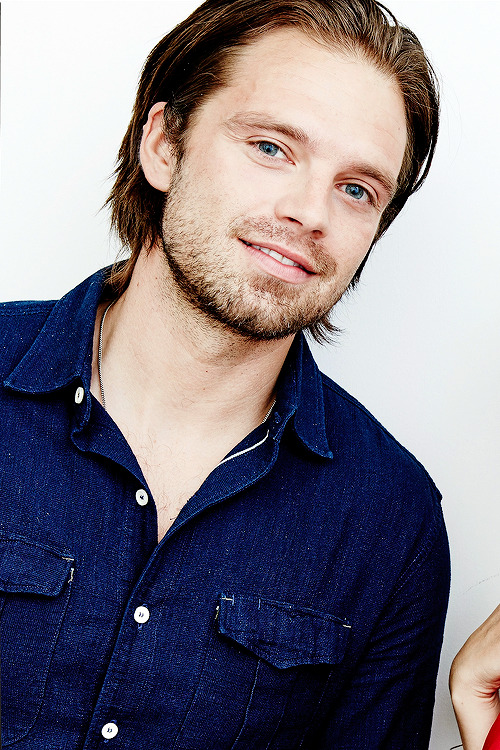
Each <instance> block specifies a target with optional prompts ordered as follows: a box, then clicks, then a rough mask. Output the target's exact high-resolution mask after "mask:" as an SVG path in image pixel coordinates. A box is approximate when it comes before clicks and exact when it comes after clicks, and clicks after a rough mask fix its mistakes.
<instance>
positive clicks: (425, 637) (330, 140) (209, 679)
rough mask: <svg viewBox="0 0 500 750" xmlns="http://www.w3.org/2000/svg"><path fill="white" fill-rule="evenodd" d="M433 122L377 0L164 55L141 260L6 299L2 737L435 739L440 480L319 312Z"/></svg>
mask: <svg viewBox="0 0 500 750" xmlns="http://www.w3.org/2000/svg"><path fill="white" fill-rule="evenodd" d="M436 134H437V96H436V92H435V90H434V85H433V76H432V71H431V69H430V66H429V65H428V63H427V61H426V59H425V56H424V54H423V52H422V49H421V47H420V45H419V43H418V41H417V40H416V39H415V37H414V36H413V35H412V33H411V32H409V31H408V30H406V29H403V28H401V27H400V26H399V25H398V24H397V23H396V22H395V20H394V19H392V17H390V15H389V14H388V13H387V12H386V11H385V10H384V9H383V8H382V7H381V6H378V5H377V4H376V3H375V2H372V0H350V2H346V0H338V1H334V0H299V1H298V2H297V1H295V2H293V3H288V2H285V1H284V0H270V1H269V2H266V3H265V4H263V3H261V2H260V1H258V0H232V1H229V0H208V2H206V3H205V4H204V5H202V6H201V7H200V8H199V9H198V10H197V11H195V12H194V13H193V15H192V16H190V18H188V19H187V20H186V21H185V22H184V23H182V24H180V26H179V27H177V28H176V29H174V31H172V32H171V34H169V35H167V37H165V39H163V40H162V41H161V42H160V43H159V44H158V45H157V47H156V48H155V49H154V50H153V52H152V53H151V55H150V57H149V58H148V61H147V62H146V65H145V68H144V71H143V75H142V78H141V82H140V85H139V90H138V95H137V100H136V104H135V108H134V113H133V117H132V121H131V124H130V126H129V129H128V132H127V134H126V136H125V139H124V141H123V144H122V147H121V150H120V155H119V165H118V169H117V176H116V182H115V185H114V187H113V190H112V193H111V196H110V205H111V209H112V221H113V225H114V227H115V229H116V230H117V231H118V234H119V236H120V237H121V239H122V240H123V242H124V244H125V245H126V246H127V247H128V248H129V250H130V258H129V260H127V261H125V262H124V263H121V264H118V265H117V266H116V267H115V268H114V269H112V270H111V271H109V270H105V271H104V272H100V273H98V274H96V275H95V276H93V277H91V279H89V280H87V281H85V282H83V284H81V285H80V286H79V287H77V289H75V290H73V291H72V292H70V293H69V294H68V295H67V296H66V297H64V298H63V299H62V300H60V301H59V302H57V303H55V304H54V303H46V302H41V303H14V304H7V305H5V306H4V307H3V309H2V327H1V332H2V333H1V336H2V352H3V357H2V382H3V387H2V393H1V409H2V412H1V413H2V419H3V424H4V425H5V429H4V430H3V434H2V441H3V442H4V446H3V451H2V456H3V459H4V469H3V474H2V490H3V492H2V500H4V501H5V503H6V509H5V510H4V511H3V514H2V527H1V532H0V533H1V537H0V538H1V544H2V557H1V558H0V560H1V562H0V581H1V582H2V583H1V587H2V588H1V591H2V603H3V613H2V648H3V652H2V687H3V695H2V708H3V717H2V720H3V740H4V743H5V744H6V745H7V746H8V745H15V746H16V747H17V748H20V749H21V748H23V750H24V749H25V748H26V749H27V748H30V749H34V748H37V750H38V749H40V748H51V750H52V749H53V748H65V750H76V749H81V748H85V750H90V748H98V747H101V746H103V743H105V742H107V743H109V747H117V748H136V747H142V748H147V749H148V750H149V749H153V748H154V749H157V748H169V749H170V748H172V749H175V750H197V749H200V750H201V749H203V750H207V748H213V749H214V750H215V749H217V750H223V749H225V748H227V749H228V750H229V749H230V748H231V749H232V750H235V749H236V748H237V749H238V750H243V749H244V748H255V750H263V749H264V748H267V749H268V750H271V748H272V749H277V748H281V749H282V750H285V748H286V750H291V748H317V749H322V748H325V749H326V748H337V749H338V748H360V747H369V748H398V750H400V749H401V748H403V747H404V748H409V747H410V748H423V747H426V746H427V744H428V738H429V731H430V721H431V713H432V704H433V694H434V686H435V676H436V670H437V663H438V659H439V649H440V643H441V637H442V629H443V620H444V612H445V608H446V600H447V594H448V582H449V562H448V549H447V543H446V535H445V531H444V526H443V520H442V515H441V510H440V504H439V493H438V491H437V490H436V488H435V487H434V485H433V483H432V481H431V480H430V478H429V477H428V475H427V474H426V473H425V471H424V469H423V468H422V467H421V466H420V465H419V464H418V462H417V461H416V460H415V459H414V458H413V457H412V456H411V455H410V454H408V453H407V452H406V451H405V450H404V449H403V448H402V447H401V446H400V445H399V444H398V443H397V442H396V441H395V440H394V439H393V438H392V437H391V436H390V435H388V434H387V432H386V431H385V430H384V429H383V428H382V427H381V426H380V425H379V424H378V423H377V422H376V421H375V420H374V419H373V417H372V416H371V415H370V414H369V413H368V412H366V410H365V409H364V408H363V407H362V406H360V405H359V404H358V403H357V402H356V401H355V400H354V399H352V398H351V397H350V396H349V395H348V394H346V393H345V392H344V391H342V389H340V388H339V387H338V386H336V385H335V384H334V383H332V382H331V381H330V380H328V379H327V378H325V377H323V376H321V375H320V373H319V372H318V370H317V368H316V366H315V364H314V362H313V360H312V358H311V355H310V353H309V351H308V348H307V345H306V343H305V340H304V336H303V334H302V331H303V330H304V329H309V330H310V331H311V332H312V334H313V335H315V336H316V337H318V338H321V337H322V336H323V337H325V336H326V335H327V334H328V332H329V331H331V329H332V326H331V324H330V322H329V321H328V317H327V316H328V312H329V311H330V310H331V308H332V307H333V306H334V305H335V303H336V302H337V300H338V299H339V298H340V297H341V295H342V294H343V292H344V291H345V289H346V288H347V287H348V286H349V285H350V284H352V283H354V282H355V281H356V280H357V278H358V277H359V274H360V271H361V268H362V266H363V264H364V262H365V260H366V257H367V254H368V252H369V250H370V248H371V247H372V245H373V243H374V242H375V241H376V239H378V238H379V237H380V236H381V234H382V233H383V232H384V231H385V229H386V228H387V226H388V225H389V224H390V222H391V221H392V219H393V218H394V217H395V216H396V214H397V213H398V212H399V210H400V209H401V208H402V206H403V205H404V203H405V202H406V200H407V198H408V197H409V195H410V194H411V193H412V192H414V191H415V190H416V189H417V188H418V187H419V185H420V184H421V182H422V180H423V179H424V177H425V175H426V173H427V170H428V167H429V164H430V160H431V158H432V154H433V150H434V145H435V139H436Z"/></svg>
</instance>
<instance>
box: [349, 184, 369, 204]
mask: <svg viewBox="0 0 500 750" xmlns="http://www.w3.org/2000/svg"><path fill="white" fill-rule="evenodd" d="M344 187H345V192H346V193H347V195H350V196H351V197H352V198H356V200H358V201H360V200H362V199H363V198H364V197H365V196H366V197H368V193H367V192H366V190H365V189H364V188H362V187H361V185H356V184H349V185H344Z"/></svg>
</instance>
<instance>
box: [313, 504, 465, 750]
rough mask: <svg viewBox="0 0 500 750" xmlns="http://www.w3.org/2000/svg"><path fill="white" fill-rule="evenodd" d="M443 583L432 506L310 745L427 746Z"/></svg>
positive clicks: (344, 748) (444, 556)
mask: <svg viewBox="0 0 500 750" xmlns="http://www.w3.org/2000/svg"><path fill="white" fill-rule="evenodd" d="M449 582H450V559H449V548H448V541H447V536H446V531H445V528H444V522H443V518H442V514H441V511H440V509H439V513H438V517H437V523H436V525H435V527H434V529H433V533H432V534H429V536H428V538H427V541H426V544H425V545H424V546H423V548H422V549H421V551H420V553H419V554H418V555H417V556H416V557H415V558H414V560H413V561H412V563H411V564H410V565H409V567H408V568H407V570H406V572H405V574H403V576H402V577H401V578H400V579H399V581H398V585H397V586H396V587H395V590H394V592H393V594H392V597H391V599H390V601H389V602H388V604H387V606H386V609H385V611H384V613H383V615H382V617H381V619H380V621H379V623H378V627H376V628H375V630H374V632H373V635H372V638H371V639H370V643H369V646H368V648H367V650H366V652H365V654H364V656H363V657H362V659H360V661H359V663H358V665H357V668H356V669H355V670H354V671H353V678H352V680H351V683H350V686H349V688H348V689H347V690H346V691H345V693H344V694H343V696H342V701H341V704H340V705H338V704H337V705H335V707H334V708H333V709H332V710H331V711H330V713H329V716H328V718H327V720H326V722H325V724H324V725H323V727H322V729H321V730H320V734H319V735H317V739H316V740H315V741H314V743H313V744H311V745H309V746H310V747H314V748H315V750H331V748H335V750H355V749H356V750H359V748H370V750H379V749H382V748H383V750H401V749H402V748H405V750H421V749H422V748H427V747H428V745H429V738H430V731H431V722H432V710H433V706H434V693H435V687H436V676H437V670H438V665H439V654H440V650H441V643H442V637H443V629H444V620H445V615H446V608H447V604H448V594H449ZM325 697H326V695H325Z"/></svg>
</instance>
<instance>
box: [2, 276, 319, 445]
mask: <svg viewBox="0 0 500 750" xmlns="http://www.w3.org/2000/svg"><path fill="white" fill-rule="evenodd" d="M108 272H109V268H105V269H102V270H100V271H98V272H97V273H95V274H94V275H93V276H90V278H88V279H86V280H85V281H83V282H82V283H81V284H79V286H77V287H76V288H75V289H73V290H72V291H71V292H69V293H68V294H66V295H65V296H64V297H62V298H61V299H60V300H59V301H58V302H56V303H55V304H54V307H53V308H52V310H51V312H50V314H49V316H48V318H47V320H46V322H45V324H44V326H43V328H42V329H41V331H40V333H39V334H38V336H37V338H36V339H35V341H34V342H33V344H32V345H31V347H30V349H29V350H28V351H27V353H26V354H25V355H24V357H23V358H22V360H21V361H20V362H19V364H18V365H17V366H16V367H15V369H14V370H13V371H12V373H11V374H10V376H9V377H8V378H7V379H6V381H5V385H6V386H8V387H9V388H12V389H13V390H16V391H20V392H23V393H33V394H34V393H50V392H51V391H55V390H58V389H60V388H64V387H65V386H68V385H69V384H70V383H72V382H74V381H76V380H80V381H81V382H82V384H83V386H84V388H85V390H86V391H88V390H89V389H90V378H91V372H92V344H93V335H94V324H95V318H96V311H97V306H98V304H99V301H100V299H101V295H102V290H103V285H104V281H105V278H106V275H107V273H108ZM275 415H279V416H278V419H280V418H281V419H282V421H283V422H286V421H288V419H289V418H290V417H293V426H294V428H295V431H296V433H297V435H298V436H299V438H300V439H301V441H302V442H303V443H304V445H305V446H306V447H307V448H309V449H310V450H312V451H314V452H315V453H317V454H318V455H320V456H323V457H325V458H331V457H332V453H331V451H330V447H329V445H328V440H327V437H326V426H325V410H324V401H323V384H322V376H321V373H320V372H319V370H318V367H317V365H316V363H315V362H314V359H313V357H312V354H311V352H310V350H309V347H308V345H307V343H306V340H305V337H304V335H303V334H299V335H297V336H296V338H295V341H294V342H293V344H292V346H291V348H290V352H289V354H288V357H287V359H286V361H285V364H284V366H283V369H282V372H281V375H280V378H279V380H278V387H277V400H276V407H275Z"/></svg>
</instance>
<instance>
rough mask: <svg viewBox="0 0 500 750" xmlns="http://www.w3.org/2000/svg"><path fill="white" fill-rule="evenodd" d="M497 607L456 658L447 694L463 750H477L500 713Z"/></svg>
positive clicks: (499, 616)
mask: <svg viewBox="0 0 500 750" xmlns="http://www.w3.org/2000/svg"><path fill="white" fill-rule="evenodd" d="M499 688H500V606H499V607H497V608H496V609H495V611H494V612H493V613H492V614H491V615H490V616H489V617H488V619H487V620H486V621H485V622H484V623H483V624H482V625H481V626H480V627H479V628H478V629H477V630H476V631H475V632H474V633H473V634H472V635H471V636H470V638H469V639H468V640H467V641H466V643H465V645H464V646H463V647H462V648H461V649H460V651H459V652H458V654H457V655H456V657H455V659H454V661H453V664H452V666H451V672H450V692H451V699H452V702H453V708H454V710H455V715H456V717H457V722H458V726H459V729H460V735H461V737H462V742H463V746H464V750H481V748H482V747H483V743H484V741H485V739H486V735H487V734H488V732H489V730H490V727H491V725H492V724H493V722H494V721H495V719H496V718H497V716H498V715H499V713H500V700H499V697H498V689H499Z"/></svg>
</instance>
